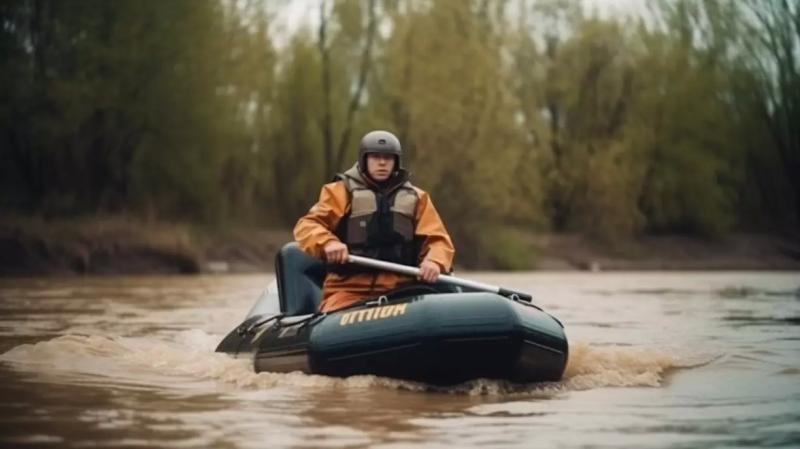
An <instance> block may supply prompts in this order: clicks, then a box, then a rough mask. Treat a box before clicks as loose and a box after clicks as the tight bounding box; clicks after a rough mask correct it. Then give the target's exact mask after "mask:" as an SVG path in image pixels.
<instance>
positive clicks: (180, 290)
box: [0, 272, 800, 448]
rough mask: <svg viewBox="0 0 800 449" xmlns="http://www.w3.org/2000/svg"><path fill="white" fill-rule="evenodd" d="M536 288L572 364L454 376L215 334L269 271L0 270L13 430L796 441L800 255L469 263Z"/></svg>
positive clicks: (265, 437)
mask: <svg viewBox="0 0 800 449" xmlns="http://www.w3.org/2000/svg"><path fill="white" fill-rule="evenodd" d="M460 275H461V276H463V277H466V278H470V279H475V280H479V281H483V282H489V283H495V284H501V285H504V286H507V287H510V288H516V289H520V290H525V291H529V292H531V293H533V294H534V296H535V298H536V301H537V302H538V303H539V304H540V305H542V306H544V307H545V309H546V310H548V311H549V312H550V313H552V314H553V315H555V316H557V317H558V318H560V319H561V320H562V321H563V322H564V324H565V326H566V330H567V334H568V337H569V340H570V345H571V348H570V349H571V353H570V361H569V364H568V367H567V372H566V373H565V376H564V379H563V380H562V381H561V382H559V383H555V384H547V385H509V384H505V383H502V382H496V381H489V380H481V381H475V382H471V383H468V384H465V385H461V386H457V387H454V388H449V389H444V390H433V389H431V388H428V387H426V386H424V385H419V384H413V383H408V382H402V381H397V380H392V379H384V378H376V377H372V376H359V377H354V378H349V379H333V378H327V377H322V376H309V375H303V374H299V373H293V374H271V373H260V374H255V373H254V372H253V370H252V366H251V364H250V363H248V362H247V361H246V360H235V359H232V358H230V357H228V356H226V355H223V354H216V353H214V352H213V350H214V347H215V346H216V344H217V343H218V342H219V340H220V339H221V338H222V336H223V335H224V334H225V333H227V332H228V331H229V330H231V329H232V328H233V327H234V326H236V325H237V324H239V322H240V321H241V319H242V318H243V317H244V315H245V314H246V313H247V311H248V310H249V308H250V306H251V305H252V303H253V301H254V300H255V299H256V297H257V296H258V294H259V293H260V291H261V290H262V289H263V288H264V287H265V286H266V285H267V283H268V282H269V280H270V279H271V276H270V275H269V274H262V275H236V276H206V277H177V276H176V277H113V278H109V277H104V278H71V279H5V280H2V281H0V397H1V398H2V401H0V447H76V448H77V447H126V448H130V447H142V448H144V447H147V448H151V447H167V448H180V447H218V448H250V447H253V448H262V447H269V448H273V447H274V448H279V447H280V448H282V447H292V448H304V447H377V448H404V447H426V448H428V447H434V448H435V447H441V448H455V447H483V448H495V447H496V448H528V447H548V448H558V447H563V448H606V447H607V448H697V447H702V448H711V447H755V448H761V447H764V448H766V447H770V448H772V447H800V273H767V272H757V273H756V272H743V273H734V272H726V273H720V272H693V273H657V272H654V273H519V274H503V273H460Z"/></svg>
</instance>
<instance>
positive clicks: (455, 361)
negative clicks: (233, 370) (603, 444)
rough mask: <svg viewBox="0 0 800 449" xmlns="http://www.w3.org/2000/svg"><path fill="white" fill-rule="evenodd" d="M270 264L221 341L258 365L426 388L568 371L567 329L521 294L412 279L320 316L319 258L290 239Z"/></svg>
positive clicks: (224, 348)
mask: <svg viewBox="0 0 800 449" xmlns="http://www.w3.org/2000/svg"><path fill="white" fill-rule="evenodd" d="M355 260H356V261H357V262H359V263H370V262H372V263H373V266H376V267H384V266H386V267H385V268H386V269H393V267H391V265H393V264H386V263H382V262H380V261H371V260H370V259H366V260H357V259H355ZM387 265H388V266H387ZM275 268H276V280H275V281H274V282H273V283H271V284H270V286H269V287H268V288H267V290H266V291H265V292H264V293H263V294H262V295H261V297H260V298H259V299H258V301H257V302H256V304H255V305H254V306H253V308H252V309H251V310H250V312H249V313H248V314H247V317H246V318H245V320H244V322H243V323H242V324H241V325H239V326H238V327H236V328H235V329H234V330H233V331H231V332H230V333H229V334H228V335H227V336H226V337H225V338H224V339H223V340H222V342H221V343H220V344H219V346H218V347H217V352H225V353H228V354H232V355H235V356H238V357H252V358H253V361H254V366H255V370H256V371H257V372H261V371H269V372H292V371H301V372H304V373H308V374H321V375H327V376H336V377H347V376H352V375H358V374H373V375H378V376H385V377H392V378H398V379H406V380H412V381H418V382H424V383H428V384H432V385H453V384H457V383H461V382H464V381H468V380H472V379H478V378H488V379H503V380H509V381H512V382H518V383H529V382H543V381H557V380H559V379H560V378H561V375H562V374H563V372H564V368H565V366H566V363H567V356H568V344H567V339H566V335H565V334H564V328H563V326H562V325H561V323H560V322H559V321H558V320H556V319H555V318H554V317H552V316H551V315H549V314H547V313H546V312H544V311H543V310H541V309H540V308H539V307H537V306H535V305H533V304H532V303H531V302H530V300H529V299H528V298H529V297H527V298H526V296H527V295H524V294H522V293H517V292H513V291H510V290H506V289H501V288H496V287H492V286H485V285H484V284H479V283H474V282H471V281H466V280H463V279H458V278H452V277H448V276H443V277H442V279H444V280H447V281H448V282H449V283H445V282H443V281H440V282H439V283H436V284H413V285H408V286H404V287H402V288H399V289H397V290H395V291H392V292H390V293H388V294H386V295H383V296H381V297H378V298H371V299H369V300H365V301H364V302H362V303H359V304H357V305H356V306H353V307H349V308H346V309H342V310H338V311H335V312H332V313H327V314H324V313H319V312H317V309H318V306H319V302H320V299H321V293H322V291H321V288H322V282H323V280H324V278H325V273H326V270H325V265H324V264H323V263H322V262H321V261H319V260H317V259H314V258H312V257H310V256H308V255H306V254H305V253H303V252H302V251H301V250H300V249H299V248H298V247H297V245H296V244H293V243H290V244H287V245H286V246H284V247H283V248H282V249H281V251H280V252H279V253H278V255H277V256H276V266H275ZM394 269H398V271H400V270H403V269H405V270H415V269H414V268H413V267H403V266H399V267H394ZM406 274H410V273H406ZM453 283H458V284H460V285H452V284H453ZM487 287H488V288H487ZM487 289H488V290H492V291H491V292H490V291H478V290H487Z"/></svg>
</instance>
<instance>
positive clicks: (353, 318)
mask: <svg viewBox="0 0 800 449" xmlns="http://www.w3.org/2000/svg"><path fill="white" fill-rule="evenodd" d="M407 305H408V304H397V305H392V306H380V307H370V308H368V309H362V310H356V311H354V312H346V313H344V314H342V317H341V318H340V319H339V325H340V326H347V325H348V324H353V323H360V322H362V321H372V320H380V319H384V318H391V317H395V316H399V315H405V313H406V306H407Z"/></svg>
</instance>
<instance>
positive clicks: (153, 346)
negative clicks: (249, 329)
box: [0, 330, 698, 397]
mask: <svg viewBox="0 0 800 449" xmlns="http://www.w3.org/2000/svg"><path fill="white" fill-rule="evenodd" d="M218 341H219V336H216V335H211V334H207V333H205V332H203V331H200V330H191V331H183V332H179V333H177V334H175V336H174V338H173V339H172V340H170V341H166V340H158V339H154V338H152V337H113V338H112V337H104V336H98V335H66V336H61V337H56V338H54V339H51V340H46V341H42V342H39V343H36V344H25V345H20V346H17V347H15V348H13V349H11V350H9V351H8V352H6V353H4V354H2V355H0V361H3V362H7V363H9V364H11V365H13V366H15V367H16V368H17V369H22V370H32V371H37V372H39V373H42V374H45V375H59V374H62V375H65V374H66V375H69V374H73V375H74V374H82V375H87V374H88V375H91V376H92V377H94V378H97V377H101V378H105V379H107V381H108V382H112V383H113V382H122V383H133V384H138V385H142V384H145V385H147V384H159V383H160V382H157V381H155V380H154V378H156V377H161V376H168V377H184V378H188V380H213V381H216V382H219V383H221V384H223V385H228V386H234V387H235V388H239V389H270V388H277V387H299V388H322V389H368V388H389V389H401V390H409V391H430V392H437V393H446V394H456V395H469V396H507V395H520V394H522V395H528V396H536V397H552V396H554V395H557V394H561V393H563V392H565V391H570V390H588V389H593V388H601V387H632V386H636V387H639V386H648V387H657V386H660V385H661V384H662V383H663V381H664V376H665V375H666V374H667V373H668V372H670V371H672V370H675V369H680V368H688V367H692V366H697V364H698V362H697V361H690V360H688V359H687V358H686V357H681V356H680V355H679V354H678V353H676V352H674V351H667V350H660V349H653V348H647V347H635V346H594V345H591V344H589V343H580V342H579V343H573V344H572V345H571V348H570V358H569V363H568V365H567V368H566V371H565V373H564V379H563V380H562V381H561V382H555V383H545V384H528V385H520V384H514V383H511V382H504V381H495V380H487V379H478V380H474V381H470V382H466V383H463V384H460V385H457V386H453V387H447V388H441V387H432V386H429V385H425V384H420V383H416V382H408V381H401V380H396V379H388V378H383V377H378V376H370V375H364V376H353V377H349V378H347V379H339V378H332V377H327V376H318V375H307V374H302V373H299V372H295V373H288V374H284V373H255V372H254V371H253V367H252V361H250V360H249V359H235V358H232V357H230V356H228V355H226V354H220V353H215V352H213V351H214V347H215V346H216V343H217V342H218ZM168 384H169V382H168ZM173 384H174V382H173Z"/></svg>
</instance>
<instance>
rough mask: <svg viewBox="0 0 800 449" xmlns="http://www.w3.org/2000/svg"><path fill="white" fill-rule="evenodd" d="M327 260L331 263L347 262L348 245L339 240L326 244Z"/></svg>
mask: <svg viewBox="0 0 800 449" xmlns="http://www.w3.org/2000/svg"><path fill="white" fill-rule="evenodd" d="M324 250H325V260H327V261H328V262H330V263H346V262H347V255H348V251H347V245H345V244H344V243H342V242H339V241H336V240H334V241H331V242H328V243H327V244H326V245H325V248H324Z"/></svg>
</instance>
